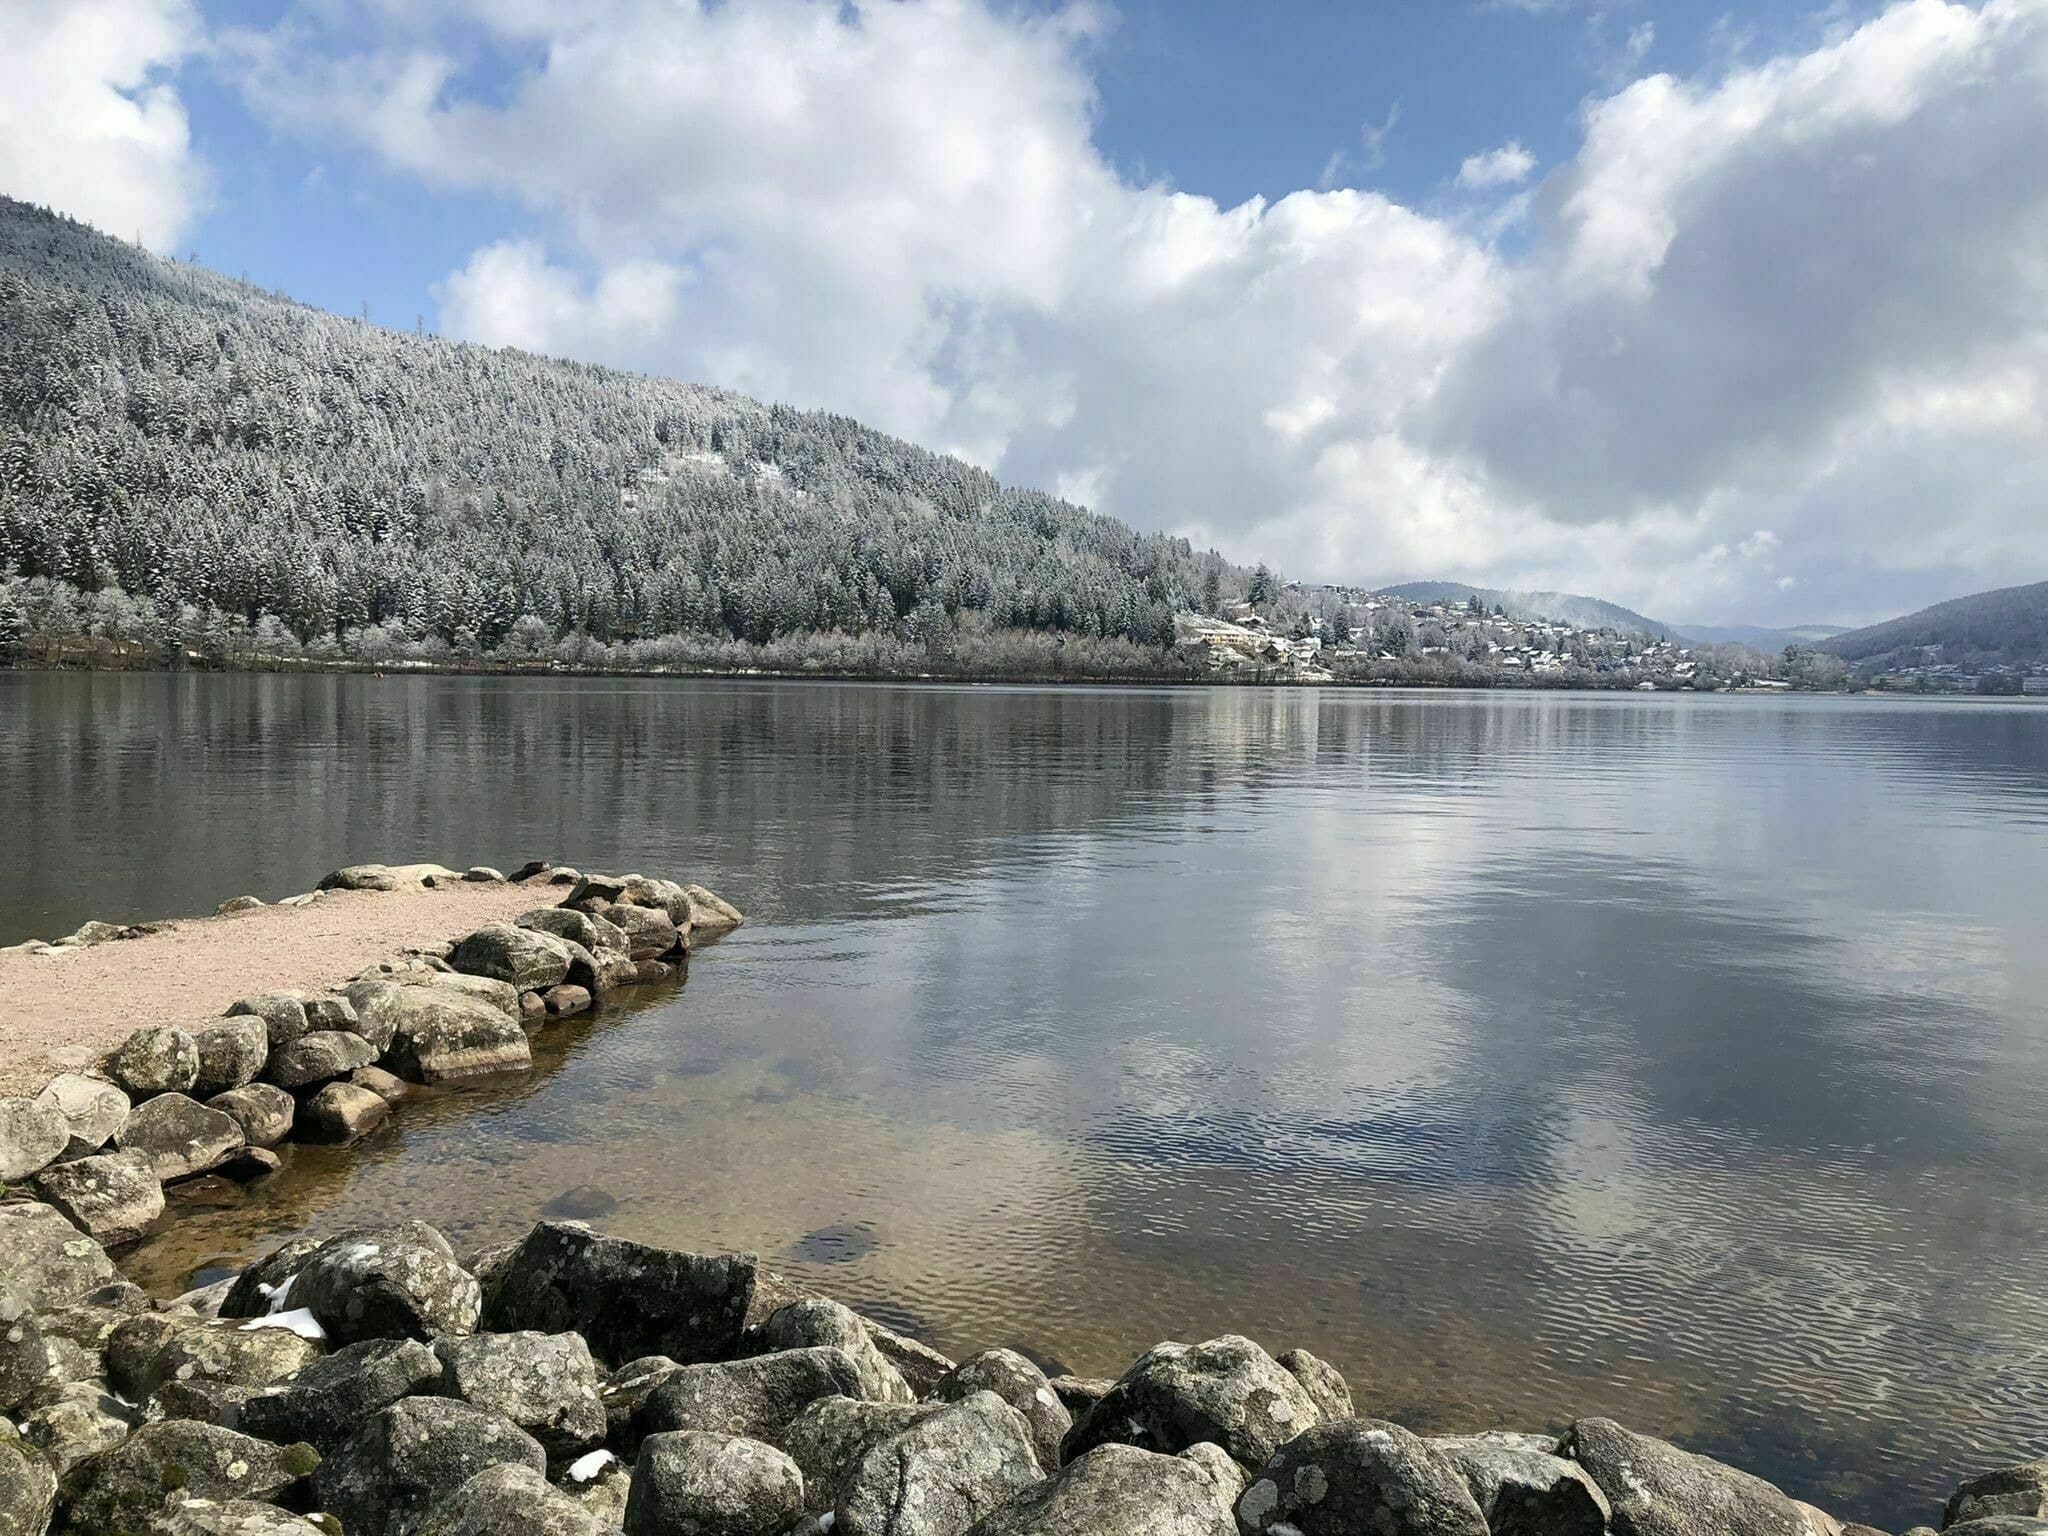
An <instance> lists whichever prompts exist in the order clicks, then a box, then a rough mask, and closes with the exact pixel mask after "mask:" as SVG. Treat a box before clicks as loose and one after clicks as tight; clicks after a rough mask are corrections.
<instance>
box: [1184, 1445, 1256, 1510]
mask: <svg viewBox="0 0 2048 1536" xmlns="http://www.w3.org/2000/svg"><path fill="white" fill-rule="evenodd" d="M1179 1459H1180V1460H1182V1461H1187V1462H1192V1463H1194V1465H1196V1466H1197V1467H1200V1468H1201V1469H1202V1471H1203V1472H1205V1473H1207V1474H1208V1477H1209V1481H1210V1482H1212V1483H1214V1484H1215V1485H1216V1498H1217V1501H1218V1503H1219V1505H1220V1506H1221V1507H1222V1508H1224V1509H1235V1508H1236V1507H1237V1501H1238V1499H1239V1497H1240V1496H1241V1495H1242V1494H1243V1493H1244V1491H1245V1489H1246V1488H1248V1487H1250V1486H1251V1476H1250V1474H1248V1473H1247V1472H1246V1471H1245V1469H1244V1468H1243V1467H1240V1466H1239V1465H1238V1464H1237V1463H1236V1462H1234V1461H1232V1460H1231V1459H1230V1452H1228V1451H1226V1450H1225V1449H1223V1447H1222V1446H1220V1445H1218V1444H1217V1443H1216V1442H1215V1441H1213V1440H1198V1441H1196V1442H1195V1443H1194V1444H1193V1445H1191V1446H1189V1447H1188V1448H1187V1449H1186V1450H1184V1451H1182V1452H1181V1453H1180V1458H1179Z"/></svg>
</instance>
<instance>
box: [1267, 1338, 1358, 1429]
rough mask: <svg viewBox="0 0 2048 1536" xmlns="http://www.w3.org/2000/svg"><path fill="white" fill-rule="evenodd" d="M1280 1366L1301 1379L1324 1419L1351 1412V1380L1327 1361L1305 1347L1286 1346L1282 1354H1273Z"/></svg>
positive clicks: (1345, 1417)
mask: <svg viewBox="0 0 2048 1536" xmlns="http://www.w3.org/2000/svg"><path fill="white" fill-rule="evenodd" d="M1274 1359H1275V1360H1277V1361H1278V1362H1279V1365H1280V1368H1281V1369H1282V1370H1283V1371H1285V1372H1287V1374H1288V1375H1290V1376H1292V1377H1293V1378H1294V1379H1295V1380H1296V1381H1298V1382H1300V1383H1301V1389H1302V1391H1304V1392H1306V1393H1307V1394H1308V1395H1309V1397H1310V1399H1311V1400H1312V1401H1313V1402H1314V1403H1315V1405H1316V1412H1317V1413H1319V1414H1321V1415H1322V1416H1323V1419H1324V1421H1325V1422H1328V1421H1329V1420H1332V1419H1348V1418H1350V1417H1351V1416H1352V1411H1353V1410H1352V1407H1351V1384H1350V1383H1349V1382H1347V1381H1345V1379H1344V1373H1343V1372H1342V1371H1340V1370H1338V1369H1337V1367H1335V1366H1334V1365H1332V1364H1330V1362H1329V1361H1327V1360H1324V1359H1322V1358H1320V1357H1319V1356H1316V1355H1312V1354H1310V1353H1309V1352H1308V1351H1307V1350H1305V1349H1290V1350H1288V1351H1287V1353H1286V1354H1284V1355H1276V1356H1274Z"/></svg>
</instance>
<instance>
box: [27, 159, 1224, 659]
mask: <svg viewBox="0 0 2048 1536" xmlns="http://www.w3.org/2000/svg"><path fill="white" fill-rule="evenodd" d="M10 570H11V572H12V575H13V577H14V578H15V579H14V581H13V582H12V583H11V586H12V589H13V591H14V593H15V601H16V604H17V606H18V605H19V601H20V594H21V593H22V591H24V590H25V588H24V579H25V578H45V579H46V580H45V581H43V582H41V583H40V584H37V591H38V592H39V593H41V594H42V595H43V598H44V600H46V601H47V600H53V599H51V596H50V594H52V593H54V594H55V599H54V600H59V601H67V602H71V603H73V604H74V606H75V605H77V604H78V603H79V602H80V601H82V600H84V595H85V594H98V596H96V597H92V598H90V599H89V602H90V605H92V606H93V608H94V614H93V615H91V616H88V617H89V619H90V621H91V622H97V623H98V624H100V625H101V626H102V627H103V628H109V629H111V628H114V627H122V626H125V627H128V628H143V629H147V628H149V626H151V625H152V624H154V625H155V626H156V627H157V629H158V630H160V631H163V632H164V633H166V634H168V632H169V631H172V630H176V629H179V628H180V627H183V628H184V629H187V630H189V629H190V628H191V626H192V625H193V624H194V623H195V621H196V622H198V623H199V624H200V625H201V627H202V628H206V627H209V626H210V627H211V628H213V629H216V630H217V629H219V628H221V627H222V626H225V627H227V628H229V629H231V630H233V631H235V632H236V633H237V634H238V635H242V636H244V637H245V638H247V639H248V641H249V643H251V644H258V645H260V644H262V643H266V641H267V643H269V644H271V645H274V646H290V645H298V646H302V647H314V648H316V649H319V648H328V649H333V648H336V647H339V648H340V649H341V650H342V651H343V652H344V653H348V654H355V653H357V651H358V650H360V649H361V648H364V647H368V646H371V645H372V644H374V645H376V646H381V647H384V648H386V649H387V650H388V649H389V648H390V647H399V648H401V651H402V649H403V647H405V646H407V645H412V646H415V647H417V646H421V645H424V646H427V647H428V649H429V650H432V649H433V648H434V647H436V646H440V647H446V648H449V649H451V650H452V651H453V652H454V653H457V654H469V655H475V654H481V653H485V652H491V651H494V650H500V649H506V648H518V649H522V650H524V651H525V652H527V653H530V654H531V653H539V652H542V651H545V650H548V649H550V648H553V647H556V646H559V645H561V644H563V643H564V641H565V638H566V640H568V641H574V640H576V639H578V638H579V637H583V638H585V639H587V641H588V642H592V643H596V644H599V645H623V644H629V643H634V642H644V641H645V640H647V639H648V638H650V637H656V636H666V635H692V636H697V637H701V638H714V639H725V638H731V639H733V640H737V641H742V642H752V643H754V644H763V643H768V642H778V643H780V644H781V645H782V648H783V650H784V652H785V653H786V652H787V651H788V649H789V646H790V644H791V643H792V642H801V639H802V637H805V636H809V635H814V634H820V633H823V632H838V638H837V641H836V643H839V644H841V645H842V646H843V645H844V643H845V637H846V636H861V635H866V636H881V637H886V638H890V639H893V640H896V641H899V642H902V643H905V644H911V645H915V646H920V647H939V646H943V645H944V644H947V643H949V640H950V637H954V636H960V635H969V636H972V635H987V634H988V633H990V632H991V631H1023V632H1039V633H1041V634H1054V635H1060V636H1070V637H1075V638H1089V637H1093V638H1097V639H1100V638H1103V637H1108V638H1109V639H1110V640H1112V641H1115V642H1124V643H1127V646H1138V647H1148V648H1149V647H1159V646H1163V645H1165V644H1166V643H1167V642H1168V641H1170V639H1171V637H1172V632H1173V622H1172V616H1173V614H1174V612H1175V611H1176V610H1177V609H1182V608H1187V607H1191V606H1195V605H1196V604H1198V603H1200V602H1201V601H1202V600H1203V598H1204V596H1205V595H1206V596H1208V597H1209V598H1211V599H1212V600H1213V598H1214V597H1215V595H1216V594H1217V593H1218V592H1221V593H1223V594H1224V595H1232V594H1235V593H1239V592H1242V591H1243V590H1244V585H1245V576H1244V573H1243V572H1241V571H1239V570H1238V569H1236V568H1235V567H1231V566H1228V565H1226V564H1225V563H1224V562H1222V561H1221V560H1220V559H1219V558H1217V557H1215V556H1213V555H1200V554H1197V553H1196V552H1195V551H1193V550H1192V549H1191V548H1190V547H1189V546H1188V544H1187V543H1186V542H1185V541H1184V540H1179V539H1172V538H1166V537H1163V536H1159V535H1141V534H1138V533H1136V532H1134V531H1132V530H1131V529H1130V528H1128V527H1126V526H1124V525H1123V524H1121V523H1118V522H1116V521H1114V520H1112V519H1109V518H1105V517H1099V516H1096V515H1094V514H1091V513H1089V512H1087V511H1085V510H1083V509H1081V508H1078V507H1075V506H1072V505H1070V504H1068V503H1066V502H1063V501H1059V500H1056V499H1054V498H1052V497H1049V496H1045V495H1042V494H1039V493H1037V492H1033V491H1027V490H1017V489H1010V488H1005V487H1003V486H1000V485H998V484H997V482H996V481H995V480H994V479H993V478H992V477H991V476H990V475H988V474H986V473H985V472H983V471H981V470H979V469H976V468H974V467H972V466H971V465H968V464H965V463H962V462H960V461H959V460H957V459H951V458H945V457H942V456H940V455H937V454H933V453H928V452H925V451H924V450H922V449H919V448H916V447H913V446H911V445H910V444H907V443H903V442H900V441H897V440H896V439H893V438H890V437H886V436H884V435H882V434H881V433H878V432H873V431H870V430H868V429H866V428H864V427H862V426H860V425H859V424H858V423H856V422H853V421H849V420H847V419H845V418H843V417H839V416H832V415H827V414H823V413H819V412H807V411H798V410H792V409H788V408H785V407H781V406H765V405H761V404H759V403H756V402H754V401H752V400H748V399H745V398H743V397H741V396H737V395H733V394H729V393H726V392H724V391H721V390H716V389H709V388H704V387H701V386H697V385H690V384H680V383H674V382H669V381H665V380H659V379H649V378H643V377H638V376H633V375H627V374H622V373H617V372H613V371H610V370H607V369H602V368H594V367H588V366H583V365H580V364H575V363H567V362H561V361H556V360H552V359H547V358H541V357H535V356H532V355H529V354H526V353H521V352H516V351H500V350H493V349H490V348H486V347H479V346H472V345H466V344H461V343H455V342H448V341H443V340H440V339H438V338H435V337H429V336H417V335H410V334H405V333H399V332H393V331H387V330H382V329H378V328H376V327H374V326H371V325H368V324H365V323H363V322H361V321H357V320H353V319H344V318H341V317H339V316H335V315H331V314H327V313H324V312H322V311H319V310H315V309H310V308H308V307H306V306H304V305H300V304H296V303H293V302H291V301H290V300H287V299H285V298H283V297H281V296H277V295H271V294H266V293H264V292H261V291H259V290H257V289H254V288H251V287H249V286H247V285H245V284H241V283H236V282H232V281H230V280H228V279H225V278H223V277H220V276H218V275H217V274H214V273H211V272H208V271H206V270H204V269H201V268H198V267H195V266H191V265H187V264H183V263H177V262H169V261H165V260H162V259H160V258H158V257H155V256H152V255H150V254H148V253H147V252H145V251H142V250H139V249H137V248H136V247H134V246H131V245H128V244H126V243H124V242H121V241H117V240H113V239H110V238H108V237H106V236H103V235H100V234H97V233H95V232H94V231H92V230H91V229H89V228H87V227H86V226H84V225H81V224H77V223H74V222H72V221H70V220H67V219H63V218H60V217H57V216H54V215H52V214H49V213H47V212H44V211H42V210H40V209H37V208H34V207H31V206H29V205H27V204H23V203H19V202H14V201H12V200H8V199H0V582H5V581H7V578H8V577H9V575H10ZM1205 588H1206V592H1205ZM0 595H4V594H0ZM195 616H197V617H196V620H195ZM16 623H17V624H18V623H19V620H18V618H17V620H16ZM137 638H138V639H139V638H141V637H137ZM4 639H5V636H4V635H0V641H4ZM166 650H167V653H174V654H180V655H182V654H183V652H182V650H181V649H180V648H179V647H177V646H176V645H172V644H168V643H167V646H166Z"/></svg>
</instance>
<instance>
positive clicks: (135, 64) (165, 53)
mask: <svg viewBox="0 0 2048 1536" xmlns="http://www.w3.org/2000/svg"><path fill="white" fill-rule="evenodd" d="M199 43H200V29H199V23H198V18H197V16H196V15H195V14H194V13H193V10H192V7H191V5H190V4H189V3H187V0H67V3H63V4H34V3H29V4H10V5H4V6H0V192H5V193H6V194H8V195H9V196H11V197H18V198H22V199H25V200H27V201H29V202H35V203H43V204H47V205H48V206H50V207H53V208H56V209H58V210H59V211H61V212H63V213H68V214H70V215H72V216H73V217H74V218H80V219H84V220H86V221H87V222H88V223H91V224H94V225H97V226H98V227H99V228H101V229H103V230H105V231H107V232H108V233H109V234H114V235H119V236H120V237H122V238H123V239H127V238H130V237H136V236H139V237H140V238H141V239H142V241H143V242H144V243H145V244H147V245H150V246H152V247H154V248H156V249H158V250H166V249H169V248H170V247H171V246H173V245H175V244H176V242H177V241H178V239H179V238H180V237H181V236H182V235H183V234H184V233H185V231H186V230H187V228H189V227H190V224H191V221H192V219H193V218H194V216H195V215H196V214H197V213H198V211H199V209H200V206H201V205H202V203H203V202H204V200H205V195H206V187H207V177H206V171H205V167H204V165H203V164H202V163H201V162H200V160H199V159H198V157H197V156H195V155H194V154H193V152H192V144H191V131H190V128H189V125H188V124H187V121H186V117H185V108H184V105H183V103H182V102H181V101H180V99H179V97H178V92H177V90H176V88H175V86H173V85H172V84H171V83H170V81H169V80H168V79H166V78H165V73H166V71H168V70H170V69H173V68H174V67H175V66H176V65H177V64H178V63H179V62H180V61H182V60H183V59H184V58H185V57H186V56H187V55H189V54H190V53H192V52H193V51H194V50H195V49H196V48H197V47H198V46H199Z"/></svg>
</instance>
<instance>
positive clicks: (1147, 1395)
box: [1061, 1334, 1321, 1468]
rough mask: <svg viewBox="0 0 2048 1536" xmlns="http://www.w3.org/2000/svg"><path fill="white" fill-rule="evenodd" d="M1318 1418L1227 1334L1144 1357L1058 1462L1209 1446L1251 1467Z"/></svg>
mask: <svg viewBox="0 0 2048 1536" xmlns="http://www.w3.org/2000/svg"><path fill="white" fill-rule="evenodd" d="M1320 1419H1321V1414H1320V1413H1318V1412H1317V1410H1316V1405H1315V1399H1313V1398H1312V1397H1310V1396H1309V1395H1308V1393H1307V1391H1305V1390H1304V1389H1303V1387H1302V1385H1301V1383H1300V1382H1298V1381H1296V1380H1295V1379H1294V1377H1293V1376H1291V1375H1290V1374H1288V1372H1286V1371H1285V1370H1283V1369H1282V1368H1281V1366H1280V1364H1279V1362H1278V1361H1276V1360H1274V1358H1273V1357H1272V1356H1271V1355H1269V1354H1267V1353H1266V1352H1265V1351H1264V1350H1263V1349H1261V1348H1259V1346H1258V1345H1256V1344H1254V1343H1253V1342H1252V1341H1251V1340H1250V1339H1247V1338H1242V1337H1240V1336H1238V1335H1236V1334H1225V1335H1224V1336H1223V1337H1222V1338H1218V1339H1211V1340H1209V1341H1208V1342H1207V1343H1205V1344H1196V1345H1192V1346H1190V1345H1186V1344H1159V1345H1155V1346H1154V1347H1153V1348H1152V1349H1150V1350H1148V1351H1146V1353H1145V1354H1144V1355H1142V1356H1141V1357H1140V1358H1139V1359H1138V1361H1137V1363H1136V1364H1135V1365H1133V1366H1132V1367H1131V1368H1130V1369H1129V1370H1128V1371H1126V1372H1124V1374H1123V1375H1122V1376H1120V1377H1119V1378H1118V1379H1117V1382H1116V1385H1115V1386H1113V1387H1111V1388H1110V1389H1109V1391H1108V1393H1107V1394H1106V1395H1105V1396H1104V1397H1103V1398H1102V1400H1101V1401H1100V1402H1098V1403H1096V1405H1095V1406H1094V1407H1093V1408H1090V1409H1089V1410H1088V1411H1087V1412H1086V1413H1085V1414H1083V1415H1082V1416H1081V1417H1080V1418H1078V1419H1076V1420H1075V1421H1074V1427H1073V1428H1072V1429H1070V1430H1069V1431H1067V1437H1066V1440H1065V1442H1064V1444H1063V1445H1062V1448H1061V1456H1062V1458H1063V1459H1064V1460H1067V1461H1072V1460H1073V1459H1074V1458H1075V1457H1077V1456H1081V1455H1085V1454H1086V1453H1087V1452H1089V1451H1092V1450H1093V1449H1095V1447H1096V1446H1098V1445H1103V1444H1106V1443H1108V1442H1109V1441H1113V1440H1115V1441H1122V1442H1124V1443H1125V1444H1128V1445H1135V1446H1137V1447H1138V1448H1139V1449H1140V1450H1146V1451H1160V1452H1163V1453H1165V1454H1167V1455H1174V1454H1176V1453H1178V1452H1180V1451H1184V1450H1186V1449H1187V1448H1188V1447H1189V1446H1191V1445H1193V1444H1195V1443H1196V1442H1197V1441H1200V1440H1213V1441H1215V1442H1216V1443H1217V1444H1218V1445H1220V1446H1222V1447H1223V1448H1224V1449H1225V1450H1226V1451H1228V1452H1230V1454H1231V1455H1232V1456H1233V1457H1235V1458H1236V1459H1237V1461H1238V1462H1239V1463H1240V1464H1241V1465H1243V1466H1245V1467H1247V1468H1251V1467H1257V1466H1260V1465H1262V1464H1263V1463H1264V1462H1265V1460H1266V1458H1267V1457H1269V1456H1271V1455H1272V1454H1273V1452H1275V1451H1276V1450H1278V1449H1279V1448H1280V1447H1281V1446H1282V1445H1284V1444H1285V1443H1286V1442H1287V1441H1289V1440H1291V1439H1293V1438H1294V1437H1295V1436H1296V1435H1298V1434H1300V1433H1301V1432H1302V1431H1303V1430H1305V1429H1307V1428H1309V1427H1310V1426H1311V1425H1313V1424H1315V1423H1317V1422H1319V1420H1320Z"/></svg>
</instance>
